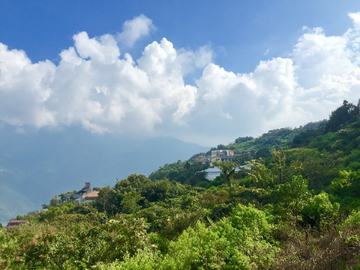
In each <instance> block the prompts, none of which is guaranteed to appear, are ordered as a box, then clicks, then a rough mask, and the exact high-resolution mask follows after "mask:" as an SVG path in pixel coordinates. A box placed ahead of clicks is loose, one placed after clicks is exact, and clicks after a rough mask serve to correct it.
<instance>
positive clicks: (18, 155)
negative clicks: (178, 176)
mask: <svg viewBox="0 0 360 270" xmlns="http://www.w3.org/2000/svg"><path fill="white" fill-rule="evenodd" d="M0 136H1V138H2V139H1V141H0V188H1V189H0V193H1V195H2V196H0V206H1V211H0V222H2V223H6V222H7V221H8V219H9V217H10V216H11V215H12V217H15V216H16V215H17V214H24V213H27V212H28V211H30V210H35V209H34V206H36V208H40V205H41V204H42V203H47V202H48V201H49V200H50V199H51V197H52V196H54V195H55V194H59V193H61V192H67V191H69V190H74V189H77V190H78V189H80V188H82V187H83V185H84V183H85V182H91V185H92V187H95V186H101V187H102V186H105V185H110V186H113V185H114V183H115V182H116V178H119V179H123V178H126V177H127V176H128V175H129V174H131V173H135V172H136V173H143V174H146V175H149V174H150V173H151V172H152V171H154V170H156V169H157V168H159V166H161V165H163V164H165V163H171V162H175V161H177V160H179V159H188V158H189V157H190V156H192V155H193V154H194V153H197V152H201V151H205V150H208V148H207V147H203V146H200V145H197V144H193V143H186V142H182V141H180V140H178V139H175V138H171V137H160V138H151V139H132V138H129V137H126V136H122V135H115V134H104V135H97V134H91V133H89V132H87V131H84V130H82V129H80V128H72V129H67V130H39V131H38V132H27V133H19V132H16V131H15V130H14V128H13V127H11V126H9V125H6V124H4V123H3V124H2V125H1V127H0ZM13 197H16V198H19V202H16V200H15V201H14V200H13V199H12V198H13ZM23 202H24V203H23ZM25 202H26V203H25Z"/></svg>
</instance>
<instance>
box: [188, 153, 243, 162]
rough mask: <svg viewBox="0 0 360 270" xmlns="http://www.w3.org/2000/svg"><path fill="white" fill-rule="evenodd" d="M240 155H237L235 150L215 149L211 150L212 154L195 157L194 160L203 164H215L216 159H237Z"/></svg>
mask: <svg viewBox="0 0 360 270" xmlns="http://www.w3.org/2000/svg"><path fill="white" fill-rule="evenodd" d="M239 156H240V155H235V154H234V150H213V151H211V155H210V156H204V155H200V156H197V157H195V158H194V159H193V160H192V161H193V162H197V163H201V164H209V165H210V166H213V162H216V161H232V160H235V159H236V158H237V157H239Z"/></svg>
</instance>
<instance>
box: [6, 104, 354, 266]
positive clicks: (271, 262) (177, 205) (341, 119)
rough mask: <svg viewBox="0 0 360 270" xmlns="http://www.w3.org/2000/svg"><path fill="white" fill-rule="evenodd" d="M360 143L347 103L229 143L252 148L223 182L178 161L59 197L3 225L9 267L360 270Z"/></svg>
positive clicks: (228, 168)
mask: <svg viewBox="0 0 360 270" xmlns="http://www.w3.org/2000/svg"><path fill="white" fill-rule="evenodd" d="M359 145H360V117H359V108H358V106H355V105H353V104H351V103H348V102H346V101H344V103H343V105H342V106H340V107H339V108H338V109H337V110H335V111H334V112H332V113H331V115H330V118H329V120H328V121H321V122H318V123H312V124H309V125H306V126H304V127H302V128H299V129H295V130H291V129H280V130H277V131H271V132H269V133H267V134H264V135H263V136H261V137H259V138H257V139H254V138H251V137H245V138H238V139H237V140H236V141H235V143H234V144H230V145H226V146H225V145H220V146H218V147H217V149H219V148H224V149H234V150H235V151H236V152H237V153H238V154H242V155H241V156H238V159H237V160H235V161H232V162H226V161H223V162H218V163H216V164H217V165H218V166H219V167H220V168H221V170H222V171H223V174H222V175H221V176H220V177H218V178H217V179H215V180H214V181H213V182H212V183H208V182H206V181H205V180H204V179H202V180H194V175H193V173H194V171H196V170H202V169H203V166H205V165H203V164H200V163H199V164H197V163H195V162H192V161H191V160H189V161H185V162H181V161H178V162H177V163H174V164H166V165H164V166H163V167H161V168H160V169H159V170H158V171H155V172H153V173H152V174H151V175H150V176H149V178H150V179H149V178H147V177H146V176H144V175H138V174H132V175H129V176H128V177H127V178H126V179H123V180H121V181H117V182H116V183H114V186H112V187H110V186H106V187H103V188H101V190H100V192H99V197H98V199H97V200H96V201H93V202H91V203H82V204H81V203H75V202H74V201H73V200H67V201H65V200H62V199H54V200H52V202H51V205H49V206H47V208H48V211H45V212H41V213H39V214H35V215H26V216H18V217H17V218H18V219H26V220H29V223H27V224H23V225H20V226H17V227H16V228H14V229H11V230H5V229H1V230H0V269H44V268H46V269H335V270H336V269H358V268H359V267H360V259H359V258H360V199H359V198H360V150H359ZM263 149H267V151H265V150H263ZM255 155H256V156H255ZM239 162H241V163H244V162H248V163H249V164H250V165H251V170H249V171H240V172H239V173H235V167H237V166H238V165H239ZM205 167H206V166H205ZM201 182H205V183H203V184H199V183H201ZM205 184H206V185H205ZM60 192H61V191H59V193H60Z"/></svg>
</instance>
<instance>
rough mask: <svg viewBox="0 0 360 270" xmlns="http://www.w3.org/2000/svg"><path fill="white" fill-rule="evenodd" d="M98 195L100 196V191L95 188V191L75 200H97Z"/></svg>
mask: <svg viewBox="0 0 360 270" xmlns="http://www.w3.org/2000/svg"><path fill="white" fill-rule="evenodd" d="M98 196H99V191H97V190H93V191H89V192H86V193H84V194H83V195H82V196H81V197H80V198H78V199H76V200H75V201H78V202H87V201H93V200H96V199H97V197H98Z"/></svg>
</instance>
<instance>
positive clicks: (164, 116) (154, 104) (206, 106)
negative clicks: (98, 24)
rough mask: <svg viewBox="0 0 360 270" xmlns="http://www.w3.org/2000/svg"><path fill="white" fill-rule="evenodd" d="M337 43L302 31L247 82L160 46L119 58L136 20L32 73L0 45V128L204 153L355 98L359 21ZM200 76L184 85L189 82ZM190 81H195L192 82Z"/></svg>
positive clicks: (138, 32) (81, 38)
mask: <svg viewBox="0 0 360 270" xmlns="http://www.w3.org/2000/svg"><path fill="white" fill-rule="evenodd" d="M349 17H350V19H351V20H352V21H353V27H352V28H350V29H348V30H347V31H346V32H345V33H344V34H343V35H339V36H327V35H326V33H325V32H324V30H323V29H321V28H314V29H308V28H304V29H303V31H304V33H303V34H302V35H301V36H300V37H299V39H298V41H297V43H296V44H294V48H293V51H292V52H290V54H289V57H287V58H284V57H278V58H273V59H270V60H268V61H260V63H259V64H258V65H257V66H256V67H255V69H254V70H253V71H252V72H250V73H234V72H232V71H229V70H226V69H225V68H223V67H221V66H219V65H216V64H215V63H214V61H213V60H214V53H213V51H212V50H211V47H210V46H203V47H201V48H198V49H197V50H194V51H191V50H186V49H175V48H174V45H173V44H172V43H171V42H170V41H169V40H167V39H166V38H163V39H162V40H161V41H160V42H157V41H154V42H152V43H150V44H149V45H147V46H146V47H145V48H144V49H143V52H142V56H141V57H140V58H139V59H136V60H134V59H133V58H132V56H131V55H130V54H127V53H125V54H124V55H121V52H120V49H119V46H118V44H117V41H119V40H120V42H127V45H128V46H131V45H133V44H134V42H136V40H138V39H139V38H141V37H143V36H145V35H148V34H149V32H150V31H151V29H153V28H154V27H153V25H152V22H151V20H150V19H148V18H147V17H146V16H144V15H141V16H139V17H136V18H135V19H134V20H131V21H127V22H125V23H124V27H123V32H122V33H121V34H120V35H118V36H112V35H103V36H101V37H89V36H88V34H87V33H86V32H80V33H78V34H76V35H74V37H73V39H74V45H73V47H70V48H68V49H65V50H63V51H62V52H61V53H60V57H61V61H60V63H59V64H58V65H55V64H54V63H52V62H51V61H48V60H46V61H42V62H38V63H32V62H31V60H30V59H29V58H28V57H27V56H26V53H25V52H24V51H20V50H9V49H8V48H7V46H6V45H4V44H1V43H0V119H1V120H3V121H6V122H8V123H9V124H11V125H15V126H18V127H21V126H23V125H33V126H36V127H39V128H40V127H43V126H58V125H77V124H80V125H82V126H83V127H84V128H86V129H88V130H90V131H92V132H97V133H104V132H141V133H143V132H151V133H152V134H154V135H159V134H162V135H172V136H177V137H179V138H182V139H185V140H189V141H196V142H198V143H202V144H204V145H211V144H214V142H216V141H217V142H219V143H220V142H222V143H224V142H225V143H226V142H228V141H230V140H233V139H235V138H236V137H238V136H244V135H259V134H260V133H262V132H266V131H267V130H268V129H271V128H280V127H284V126H299V125H302V124H305V123H306V122H308V121H316V120H321V119H323V118H327V117H328V115H329V113H330V112H331V111H332V110H334V109H335V108H336V107H338V106H339V105H341V103H342V100H344V99H347V100H348V101H350V102H357V99H358V98H359V96H360V67H359V64H360V56H359V55H360V54H359V48H360V27H359V25H360V13H351V14H349ZM197 70H200V71H202V75H200V76H199V78H197V79H196V81H195V83H194V84H193V85H190V84H187V83H185V82H184V77H185V76H187V75H188V74H189V73H191V72H194V71H197ZM194 74H195V73H194Z"/></svg>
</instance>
